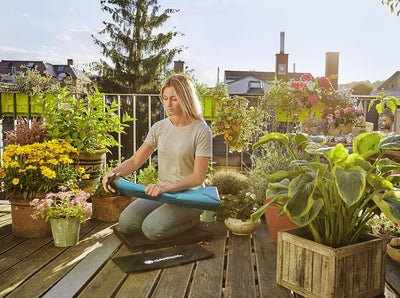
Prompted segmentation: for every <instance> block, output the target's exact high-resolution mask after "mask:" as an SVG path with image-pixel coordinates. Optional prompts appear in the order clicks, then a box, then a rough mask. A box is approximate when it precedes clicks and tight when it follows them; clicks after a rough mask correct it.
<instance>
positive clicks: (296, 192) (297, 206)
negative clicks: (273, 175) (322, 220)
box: [285, 172, 316, 217]
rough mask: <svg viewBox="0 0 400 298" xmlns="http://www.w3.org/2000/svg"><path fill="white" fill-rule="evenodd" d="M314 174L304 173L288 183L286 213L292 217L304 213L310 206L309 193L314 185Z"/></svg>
mask: <svg viewBox="0 0 400 298" xmlns="http://www.w3.org/2000/svg"><path fill="white" fill-rule="evenodd" d="M315 180H316V179H315V174H314V173H313V172H307V173H304V174H302V175H300V176H298V177H296V178H294V179H293V180H292V182H291V183H290V185H289V200H288V202H287V204H286V205H285V211H286V213H288V214H290V216H293V217H300V216H303V215H305V214H306V213H307V212H308V211H309V210H310V208H311V206H312V203H313V202H312V199H311V198H310V197H311V194H312V192H313V190H314V187H315Z"/></svg>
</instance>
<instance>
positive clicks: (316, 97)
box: [308, 94, 319, 106]
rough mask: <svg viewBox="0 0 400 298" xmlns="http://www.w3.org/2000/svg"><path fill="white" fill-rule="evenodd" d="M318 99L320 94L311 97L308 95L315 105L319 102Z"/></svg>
mask: <svg viewBox="0 0 400 298" xmlns="http://www.w3.org/2000/svg"><path fill="white" fill-rule="evenodd" d="M318 100H319V98H318V96H317V95H315V94H314V95H310V96H309V97H308V101H309V102H310V103H311V105H313V106H315V105H316V104H317V103H318Z"/></svg>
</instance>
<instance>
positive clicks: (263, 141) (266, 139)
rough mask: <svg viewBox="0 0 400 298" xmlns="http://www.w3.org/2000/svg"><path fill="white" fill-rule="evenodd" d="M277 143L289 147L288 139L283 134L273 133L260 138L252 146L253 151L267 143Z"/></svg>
mask: <svg viewBox="0 0 400 298" xmlns="http://www.w3.org/2000/svg"><path fill="white" fill-rule="evenodd" d="M272 141H279V142H282V143H284V144H285V145H286V146H289V138H288V137H287V136H286V135H284V134H283V133H279V132H273V133H269V134H266V135H265V136H262V137H261V138H260V139H259V140H258V141H257V142H256V143H255V144H253V147H252V148H253V150H255V149H257V148H258V147H260V146H261V145H264V144H266V143H268V142H272Z"/></svg>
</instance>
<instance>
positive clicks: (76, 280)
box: [43, 234, 121, 298]
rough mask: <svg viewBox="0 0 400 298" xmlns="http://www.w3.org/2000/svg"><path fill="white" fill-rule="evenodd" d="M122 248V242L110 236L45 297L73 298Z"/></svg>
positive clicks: (112, 235)
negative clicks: (111, 256)
mask: <svg viewBox="0 0 400 298" xmlns="http://www.w3.org/2000/svg"><path fill="white" fill-rule="evenodd" d="M120 246H121V242H120V241H119V239H118V238H117V237H116V236H115V235H114V234H111V235H110V236H108V237H107V238H106V239H105V240H104V241H103V242H102V243H101V246H99V247H97V248H96V249H94V251H92V252H91V253H90V254H89V255H88V256H87V257H86V258H84V259H83V260H82V261H81V262H80V263H79V264H78V265H76V266H75V267H74V268H73V269H72V270H70V271H69V272H68V274H67V275H65V276H64V277H63V278H62V279H61V280H60V281H59V282H57V283H56V284H55V285H54V286H53V287H52V288H51V289H50V290H49V291H48V292H47V293H46V294H45V295H44V296H43V297H58V298H61V297H66V298H68V297H72V296H73V295H74V294H75V293H77V292H79V291H80V290H81V288H83V286H84V285H85V284H86V283H87V282H89V281H90V279H91V277H92V276H93V275H94V274H95V273H96V272H97V270H98V268H100V267H101V266H102V265H103V264H104V263H105V262H106V261H107V260H108V259H109V257H110V255H113V254H114V252H115V251H116V250H117V249H118V248H119V247H120Z"/></svg>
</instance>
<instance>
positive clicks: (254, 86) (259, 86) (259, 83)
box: [249, 81, 262, 89]
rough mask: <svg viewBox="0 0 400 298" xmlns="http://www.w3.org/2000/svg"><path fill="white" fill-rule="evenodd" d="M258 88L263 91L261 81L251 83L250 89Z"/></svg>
mask: <svg viewBox="0 0 400 298" xmlns="http://www.w3.org/2000/svg"><path fill="white" fill-rule="evenodd" d="M252 88H256V89H261V88H262V87H261V82H260V81H249V89H252Z"/></svg>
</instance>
